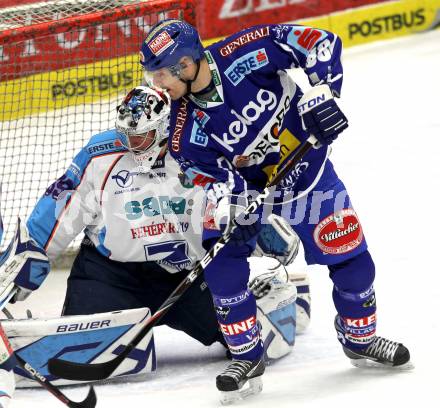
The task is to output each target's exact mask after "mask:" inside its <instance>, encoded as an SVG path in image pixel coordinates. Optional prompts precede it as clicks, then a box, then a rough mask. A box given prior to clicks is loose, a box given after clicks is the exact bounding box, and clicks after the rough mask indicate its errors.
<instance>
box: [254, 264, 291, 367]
mask: <svg viewBox="0 0 440 408" xmlns="http://www.w3.org/2000/svg"><path fill="white" fill-rule="evenodd" d="M282 269H284V268H278V269H277V270H275V271H273V272H272V276H271V278H270V280H269V282H268V287H269V289H268V290H267V291H266V290H263V291H259V292H257V293H259V294H261V296H260V297H259V298H258V299H257V309H258V315H257V316H258V320H259V322H260V323H261V333H262V338H263V343H264V350H265V360H266V361H268V360H274V359H279V358H281V357H283V356H285V355H287V354H289V353H290V352H291V351H292V349H293V346H294V344H295V336H296V298H297V290H296V286H295V284H294V283H292V282H289V281H287V275H286V273H285V271H284V270H282ZM263 275H264V274H263ZM269 276H270V275H269ZM256 280H258V277H257V278H256ZM253 287H257V288H259V289H261V285H259V284H258V282H257V283H256V284H254V281H253V282H251V283H250V288H251V289H252V288H253Z"/></svg>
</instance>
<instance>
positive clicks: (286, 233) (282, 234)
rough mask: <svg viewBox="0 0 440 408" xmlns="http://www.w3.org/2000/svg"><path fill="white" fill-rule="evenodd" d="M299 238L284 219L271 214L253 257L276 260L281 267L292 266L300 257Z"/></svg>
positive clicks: (258, 239)
mask: <svg viewBox="0 0 440 408" xmlns="http://www.w3.org/2000/svg"><path fill="white" fill-rule="evenodd" d="M299 243H300V240H299V237H298V235H296V233H295V232H294V231H293V229H292V227H291V226H290V225H289V223H288V222H287V221H286V220H285V219H284V218H282V217H280V216H278V215H275V214H270V215H269V216H268V217H267V224H263V226H262V229H261V232H260V233H259V235H258V238H257V246H256V248H255V251H254V252H253V253H252V256H268V257H271V258H275V259H276V260H277V261H279V262H280V264H281V265H284V266H287V265H290V264H291V263H292V262H293V261H294V260H295V258H296V256H297V255H298V250H299Z"/></svg>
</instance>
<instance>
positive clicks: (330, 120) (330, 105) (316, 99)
mask: <svg viewBox="0 0 440 408" xmlns="http://www.w3.org/2000/svg"><path fill="white" fill-rule="evenodd" d="M298 112H299V114H300V115H301V120H302V127H303V129H304V130H305V131H307V132H308V133H309V134H311V135H313V136H315V137H316V138H317V139H318V141H319V143H320V144H321V145H324V146H326V145H330V144H332V143H333V141H334V140H336V138H337V137H338V136H339V133H341V132H342V131H343V130H344V129H346V128H347V127H348V121H347V118H346V117H345V115H344V114H343V112H342V111H341V109H340V108H339V106H338V105H337V104H336V101H335V100H334V99H333V95H332V92H331V90H330V88H329V86H328V85H318V86H315V87H313V88H312V89H311V90H309V91H308V92H306V93H305V94H304V95H303V97H302V98H301V99H300V100H299V102H298Z"/></svg>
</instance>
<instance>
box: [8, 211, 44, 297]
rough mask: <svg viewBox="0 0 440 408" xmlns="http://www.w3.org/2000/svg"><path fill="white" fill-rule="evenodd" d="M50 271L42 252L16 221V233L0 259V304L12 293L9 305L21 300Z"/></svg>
mask: <svg viewBox="0 0 440 408" xmlns="http://www.w3.org/2000/svg"><path fill="white" fill-rule="evenodd" d="M49 270H50V265H49V260H48V258H47V255H46V252H45V250H44V249H43V248H41V247H40V246H39V245H38V244H37V243H36V242H35V241H34V240H33V239H32V238H31V236H30V235H29V231H28V229H27V227H26V225H25V224H23V223H22V222H21V220H20V219H18V222H17V230H16V232H15V236H14V238H13V240H12V242H11V243H10V244H9V246H8V248H7V250H6V251H5V252H4V253H3V254H2V255H1V256H0V302H3V301H4V299H6V298H7V297H8V296H9V295H10V293H11V292H12V291H13V290H16V293H15V295H14V296H13V297H12V298H11V300H10V302H11V303H14V302H16V301H22V300H25V299H26V298H27V297H28V296H29V295H30V293H31V292H32V291H33V290H35V289H38V288H39V287H40V285H41V283H42V282H43V281H44V279H45V278H46V277H47V275H48V273H49Z"/></svg>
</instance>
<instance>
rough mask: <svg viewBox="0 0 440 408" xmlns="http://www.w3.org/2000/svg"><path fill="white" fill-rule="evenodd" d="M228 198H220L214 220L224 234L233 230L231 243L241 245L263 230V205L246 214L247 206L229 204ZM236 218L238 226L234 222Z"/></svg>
mask: <svg viewBox="0 0 440 408" xmlns="http://www.w3.org/2000/svg"><path fill="white" fill-rule="evenodd" d="M226 200H227V198H226V197H225V198H223V199H222V200H220V202H219V205H218V206H217V209H216V212H215V215H214V221H215V224H216V225H217V227H218V228H219V229H220V230H221V231H222V233H223V234H225V233H226V232H231V231H232V232H231V234H230V237H231V240H230V242H231V244H233V245H236V246H241V245H244V244H246V243H247V242H248V241H250V240H251V239H253V238H255V237H256V236H257V235H258V234H259V233H260V231H261V214H262V212H263V207H262V206H259V207H258V210H257V212H256V213H254V214H250V215H249V216H245V215H244V213H243V212H244V210H245V208H244V207H242V206H239V205H234V204H227V203H226ZM234 219H236V225H237V226H236V228H232V225H233V224H232V223H233V221H234Z"/></svg>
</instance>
